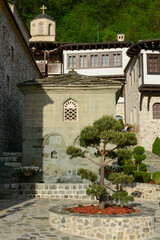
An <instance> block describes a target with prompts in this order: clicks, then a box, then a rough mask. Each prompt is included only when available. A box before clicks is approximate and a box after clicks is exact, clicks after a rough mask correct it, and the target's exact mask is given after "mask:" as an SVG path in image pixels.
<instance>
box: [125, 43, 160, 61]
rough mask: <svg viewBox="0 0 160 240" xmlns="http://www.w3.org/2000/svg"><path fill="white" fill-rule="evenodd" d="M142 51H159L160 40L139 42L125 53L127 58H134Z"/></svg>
mask: <svg viewBox="0 0 160 240" xmlns="http://www.w3.org/2000/svg"><path fill="white" fill-rule="evenodd" d="M142 49H144V50H154V51H156V50H157V51H160V39H149V40H140V41H138V42H137V43H134V44H132V45H131V46H130V47H129V49H128V50H127V52H126V53H127V55H128V56H129V57H134V56H136V55H138V54H139V52H140V51H141V50H142Z"/></svg>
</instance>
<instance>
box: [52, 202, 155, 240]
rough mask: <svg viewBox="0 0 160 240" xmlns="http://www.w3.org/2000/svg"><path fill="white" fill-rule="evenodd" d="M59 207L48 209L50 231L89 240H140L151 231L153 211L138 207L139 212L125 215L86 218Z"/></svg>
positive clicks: (83, 215)
mask: <svg viewBox="0 0 160 240" xmlns="http://www.w3.org/2000/svg"><path fill="white" fill-rule="evenodd" d="M69 207H71V206H59V207H57V206H56V207H53V208H51V209H50V217H49V221H50V224H51V226H52V227H53V228H55V229H59V230H60V231H63V232H66V233H70V234H72V235H78V236H83V237H86V238H91V239H105V240H115V239H121V240H131V239H134V240H139V239H140V240H142V239H147V238H150V237H152V235H153V232H154V210H153V209H149V208H144V207H142V206H138V208H140V212H139V213H135V214H126V215H91V214H89V215H86V214H83V213H70V212H66V211H65V210H64V208H69Z"/></svg>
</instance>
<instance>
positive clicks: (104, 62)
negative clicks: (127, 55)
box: [102, 54, 109, 67]
mask: <svg viewBox="0 0 160 240" xmlns="http://www.w3.org/2000/svg"><path fill="white" fill-rule="evenodd" d="M102 66H103V67H109V55H108V54H105V55H102Z"/></svg>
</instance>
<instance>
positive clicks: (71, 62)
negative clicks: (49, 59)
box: [68, 56, 76, 69]
mask: <svg viewBox="0 0 160 240" xmlns="http://www.w3.org/2000/svg"><path fill="white" fill-rule="evenodd" d="M68 66H69V68H72V69H74V68H76V56H69V64H68Z"/></svg>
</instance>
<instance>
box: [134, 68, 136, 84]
mask: <svg viewBox="0 0 160 240" xmlns="http://www.w3.org/2000/svg"><path fill="white" fill-rule="evenodd" d="M135 79H136V73H135V69H133V81H134V82H135Z"/></svg>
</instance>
